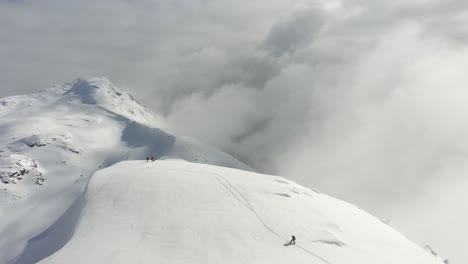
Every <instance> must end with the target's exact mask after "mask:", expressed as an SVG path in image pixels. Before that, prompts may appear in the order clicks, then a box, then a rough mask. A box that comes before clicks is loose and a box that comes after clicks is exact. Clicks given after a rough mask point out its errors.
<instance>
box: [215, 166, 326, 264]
mask: <svg viewBox="0 0 468 264" xmlns="http://www.w3.org/2000/svg"><path fill="white" fill-rule="evenodd" d="M210 173H212V174H213V175H215V176H216V180H218V182H220V183H221V184H222V185H223V186H224V187H225V188H226V189H228V190H229V187H227V186H226V185H225V184H223V183H222V182H221V181H220V180H219V178H222V179H224V180H225V181H226V182H227V183H228V185H229V186H231V188H232V189H233V190H234V191H235V192H237V193H238V194H239V195H240V196H241V197H242V199H243V200H244V201H245V203H243V202H241V201H239V198H238V197H237V196H236V195H234V193H233V192H232V191H231V190H229V192H230V193H231V194H232V195H233V196H234V197H235V198H236V199H237V200H238V201H239V202H241V203H242V204H243V205H245V206H246V207H247V208H248V209H249V210H250V211H251V212H252V213H253V214H254V215H255V216H256V217H257V219H258V220H259V221H260V222H261V223H262V224H263V226H264V227H265V228H266V229H268V231H270V232H271V233H273V234H275V235H276V236H277V237H278V238H280V239H281V241H284V239H285V238H283V237H282V236H281V235H279V234H278V233H277V232H275V231H274V230H273V229H272V228H271V227H269V226H268V225H267V224H266V223H265V222H264V221H263V219H262V218H261V217H260V216H259V215H258V213H257V211H256V210H255V208H254V207H253V206H252V204H251V203H250V202H249V200H247V198H245V196H244V195H243V194H242V193H241V192H240V191H239V190H238V189H237V188H236V187H234V186H233V185H232V184H231V182H230V181H229V180H228V179H226V178H225V177H223V176H221V175H219V174H218V173H215V172H210ZM294 245H295V246H296V247H298V248H300V249H302V250H303V251H305V252H307V253H309V254H310V255H312V256H314V257H316V258H318V259H320V260H321V261H323V262H325V263H328V264H331V263H330V262H329V261H328V260H326V259H324V258H322V257H320V256H318V255H317V254H315V253H313V252H311V251H309V250H308V249H306V248H304V247H301V246H299V245H297V244H294Z"/></svg>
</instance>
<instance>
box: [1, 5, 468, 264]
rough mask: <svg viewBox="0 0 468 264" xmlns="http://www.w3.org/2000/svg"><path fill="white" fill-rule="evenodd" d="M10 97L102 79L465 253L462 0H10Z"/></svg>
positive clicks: (274, 168)
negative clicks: (83, 79)
mask: <svg viewBox="0 0 468 264" xmlns="http://www.w3.org/2000/svg"><path fill="white" fill-rule="evenodd" d="M0 26H1V30H0V58H1V59H0V96H2V97H3V96H7V95H12V94H20V93H29V92H32V91H37V90H40V89H42V88H46V87H48V86H52V85H54V84H57V83H62V82H65V81H69V80H72V79H74V78H76V77H80V76H86V75H98V76H107V77H108V78H109V79H111V80H112V81H113V82H114V83H115V84H116V85H118V86H120V87H122V88H125V89H127V90H129V91H131V92H132V93H134V95H135V96H136V97H137V98H139V100H140V101H142V102H143V103H145V104H146V105H147V106H149V107H151V108H152V109H153V110H154V111H155V112H156V113H158V114H160V115H162V116H163V117H164V118H165V120H166V121H167V123H168V124H169V127H170V128H171V130H172V131H173V132H175V133H177V134H180V135H188V136H192V137H195V138H197V139H200V140H202V141H205V142H207V143H210V144H213V145H216V146H218V147H219V148H222V149H223V150H225V151H227V152H229V153H231V154H232V155H234V156H236V157H238V158H239V159H241V160H242V161H244V162H246V163H248V164H249V165H251V166H252V167H254V168H256V169H257V170H258V171H261V172H265V173H273V174H278V175H283V176H285V177H287V178H289V179H292V180H295V181H297V182H299V183H301V184H303V185H306V186H309V187H314V188H317V189H319V190H321V191H322V192H324V193H327V194H330V195H333V196H336V197H339V198H341V199H344V200H346V201H349V202H352V203H355V204H357V205H359V206H360V207H362V208H364V209H366V210H368V211H370V212H371V213H372V214H374V215H376V216H378V217H380V218H384V219H388V220H390V224H391V225H392V226H395V227H396V228H398V229H399V230H401V231H402V232H403V233H404V234H406V235H407V236H408V237H409V238H411V239H412V240H415V241H416V242H418V243H419V244H421V245H425V244H429V245H431V246H432V247H433V248H434V249H435V250H436V251H437V252H438V253H440V254H441V255H442V257H446V258H449V259H450V260H451V263H462V261H463V260H465V259H467V257H468V253H466V250H464V244H465V241H464V237H463V235H462V234H465V233H467V232H468V228H467V227H466V225H465V223H466V222H467V221H468V210H467V209H468V208H467V207H468V206H467V205H465V204H464V203H463V202H464V201H466V200H467V198H468V194H467V192H466V191H465V190H466V188H467V187H468V178H467V177H466V175H467V172H468V162H467V158H468V104H467V103H466V102H467V101H468V89H467V87H468V86H467V85H468V75H467V74H466V73H465V71H466V70H465V69H467V68H468V46H467V42H468V2H466V1H458V0H444V1H433V0H413V1H411V2H409V1H382V0H343V1H299V0H293V1H291V0H270V1H266V0H251V1H247V2H245V3H242V2H239V1H231V0H225V1H222V2H220V1H211V0H157V1H149V0H136V1H135V0H134V1H125V0H114V1H110V0H104V1H98V3H96V1H90V0H84V1H67V2H64V1H58V0H44V1H28V0H23V1H14V0H10V1H1V0H0Z"/></svg>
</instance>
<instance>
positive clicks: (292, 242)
mask: <svg viewBox="0 0 468 264" xmlns="http://www.w3.org/2000/svg"><path fill="white" fill-rule="evenodd" d="M291 237H292V239H291V241H290V242H289V244H294V245H295V244H296V237H295V236H293V235H291Z"/></svg>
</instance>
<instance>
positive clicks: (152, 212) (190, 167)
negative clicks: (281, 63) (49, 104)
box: [40, 161, 441, 264]
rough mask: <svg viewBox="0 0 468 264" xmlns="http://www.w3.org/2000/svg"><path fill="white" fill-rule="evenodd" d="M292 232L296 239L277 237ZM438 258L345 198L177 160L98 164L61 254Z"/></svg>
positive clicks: (92, 257) (87, 258)
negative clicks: (293, 241) (102, 167)
mask: <svg viewBox="0 0 468 264" xmlns="http://www.w3.org/2000/svg"><path fill="white" fill-rule="evenodd" d="M290 234H295V235H296V236H297V244H296V245H290V246H285V245H283V244H284V243H285V241H287V240H288V239H289V235H290ZM286 262H293V263H309V264H311V263H335V264H345V263H347V264H352V263H356V264H357V263H359V264H367V263H368V264H375V263H379V264H390V263H392V264H404V263H408V264H410V263H411V264H415V263H424V264H432V263H433V264H436V263H439V264H440V263H441V262H440V260H439V259H436V258H435V257H433V256H432V255H431V254H429V253H428V252H426V251H424V250H423V249H422V248H421V247H419V246H417V245H415V244H414V243H412V242H410V241H408V240H407V239H406V238H405V237H404V236H402V235H401V234H400V233H398V232H396V231H395V230H394V229H392V228H390V227H389V226H387V225H386V224H385V223H382V222H381V221H380V220H378V219H376V218H374V217H372V216H370V215H369V214H367V213H366V212H364V211H362V210H360V209H358V208H356V207H355V206H353V205H350V204H347V203H344V202H341V201H339V200H336V199H333V198H331V197H328V196H326V195H323V194H320V193H317V192H316V191H313V190H310V189H307V188H304V187H302V186H299V185H297V184H295V183H293V182H291V181H288V180H286V179H284V178H282V177H275V176H269V175H261V174H255V173H251V172H246V171H241V170H233V169H227V168H222V167H216V166H210V165H200V164H194V163H188V162H185V161H158V162H155V163H151V162H150V163H146V162H145V161H126V162H121V163H118V164H116V165H114V166H112V167H109V168H107V169H105V170H101V171H99V172H97V173H96V174H95V175H94V176H93V177H92V179H91V182H90V184H89V188H88V192H87V195H86V203H85V206H84V210H83V212H82V215H81V219H80V222H79V225H78V228H77V230H76V233H75V234H74V236H73V238H72V239H71V241H70V242H69V243H67V244H66V245H65V247H64V248H62V249H61V250H59V251H58V252H56V253H55V254H53V255H52V256H51V257H49V258H47V259H45V260H43V261H42V262H40V263H43V264H59V263H89V264H91V263H96V264H98V263H115V264H117V263H142V264H143V263H213V264H214V263H256V264H258V263H286Z"/></svg>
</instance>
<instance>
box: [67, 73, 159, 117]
mask: <svg viewBox="0 0 468 264" xmlns="http://www.w3.org/2000/svg"><path fill="white" fill-rule="evenodd" d="M64 86H65V87H64V88H65V90H66V91H65V92H64V94H63V95H64V96H67V97H70V96H71V97H72V98H76V99H79V100H80V101H81V102H82V103H84V104H91V105H97V106H99V107H102V108H104V109H106V110H108V111H111V112H115V113H117V114H120V115H122V116H124V117H127V118H130V119H132V120H135V119H136V120H137V121H139V122H142V121H144V120H145V121H148V119H151V118H152V115H153V114H152V111H151V110H149V109H148V108H146V107H145V106H143V105H142V104H140V103H139V102H138V101H137V100H135V98H134V97H133V96H132V95H131V94H129V93H127V92H125V91H123V90H121V89H119V88H117V87H116V86H115V85H114V84H113V83H112V82H111V81H110V80H109V79H107V78H105V77H88V78H79V79H76V80H75V81H73V82H71V83H67V84H65V85H64ZM142 119H143V120H142ZM144 123H147V122H144Z"/></svg>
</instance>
